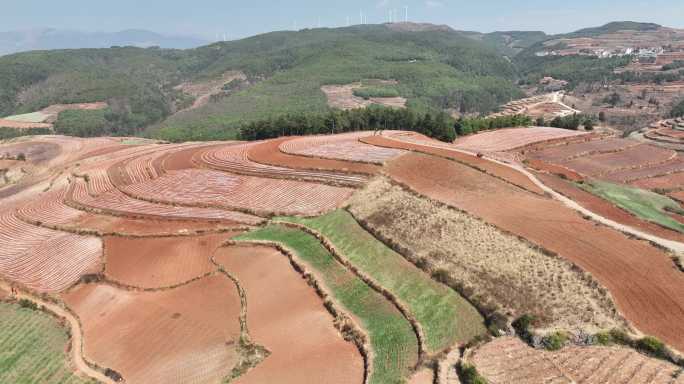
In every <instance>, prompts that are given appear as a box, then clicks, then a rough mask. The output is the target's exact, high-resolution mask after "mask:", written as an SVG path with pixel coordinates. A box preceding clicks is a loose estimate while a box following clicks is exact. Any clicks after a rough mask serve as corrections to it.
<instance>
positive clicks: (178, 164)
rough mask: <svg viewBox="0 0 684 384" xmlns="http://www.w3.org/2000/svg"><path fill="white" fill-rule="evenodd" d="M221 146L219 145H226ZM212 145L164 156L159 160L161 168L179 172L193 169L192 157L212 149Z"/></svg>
mask: <svg viewBox="0 0 684 384" xmlns="http://www.w3.org/2000/svg"><path fill="white" fill-rule="evenodd" d="M226 144H228V143H225V144H221V145H226ZM213 147H214V146H213V145H209V146H202V147H193V148H188V149H183V150H180V151H174V152H172V153H169V154H166V155H164V156H162V157H160V158H159V161H160V162H161V168H162V169H163V170H165V171H167V172H168V171H179V170H182V169H191V168H195V166H196V165H195V163H194V162H193V161H192V158H193V156H195V155H196V154H198V153H200V152H202V151H206V150H207V149H210V148H213Z"/></svg>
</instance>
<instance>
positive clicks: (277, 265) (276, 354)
mask: <svg viewBox="0 0 684 384" xmlns="http://www.w3.org/2000/svg"><path fill="white" fill-rule="evenodd" d="M215 260H216V262H217V263H219V264H221V265H223V266H224V267H225V268H226V270H228V271H229V272H230V273H231V274H234V275H235V276H236V278H237V279H238V280H239V281H240V284H241V285H242V286H243V288H244V289H245V291H246V293H247V303H248V304H247V322H248V326H249V330H250V335H251V336H252V339H253V340H254V341H255V342H256V343H259V344H261V345H263V346H265V347H266V348H267V349H268V350H269V351H270V352H271V355H270V356H269V357H267V358H266V359H265V360H264V361H262V362H261V363H260V364H259V365H258V366H257V367H256V368H254V369H252V370H251V371H249V372H247V373H246V374H245V375H243V376H241V377H239V378H238V379H237V380H235V383H237V384H251V383H280V384H295V383H296V384H299V383H326V384H334V383H340V384H343V383H344V384H347V383H362V382H363V377H364V372H363V371H364V367H363V360H362V358H361V355H360V354H359V352H358V350H357V349H356V347H355V346H354V345H353V344H352V343H348V342H346V341H344V339H343V338H342V336H341V335H340V334H339V332H338V331H337V330H336V329H335V327H334V326H333V318H332V316H331V315H330V314H328V312H327V311H326V309H325V308H324V307H323V303H322V302H321V299H320V298H319V297H318V296H317V295H316V293H315V292H314V290H313V288H311V287H309V286H308V285H307V283H306V281H305V280H303V279H302V278H301V276H300V275H299V274H298V273H297V272H296V271H295V270H294V269H293V268H292V266H291V265H290V262H289V260H288V259H287V257H286V256H285V255H283V254H281V253H280V252H278V251H277V250H275V249H273V248H269V247H246V246H232V247H226V248H221V249H219V250H218V252H217V253H216V256H215Z"/></svg>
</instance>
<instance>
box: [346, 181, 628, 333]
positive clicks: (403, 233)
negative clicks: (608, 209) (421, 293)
mask: <svg viewBox="0 0 684 384" xmlns="http://www.w3.org/2000/svg"><path fill="white" fill-rule="evenodd" d="M350 204H351V208H350V210H351V212H352V213H353V214H354V216H355V217H356V218H357V219H359V220H360V221H361V222H362V223H364V225H365V226H366V227H369V228H370V229H371V231H372V232H373V233H376V234H379V237H381V238H383V239H386V240H387V241H389V242H390V243H392V244H394V245H395V246H396V247H397V248H399V249H402V250H404V253H405V254H408V255H410V257H411V258H412V259H414V260H419V261H420V263H422V264H427V265H428V266H429V268H430V270H432V271H433V272H434V271H444V272H446V273H448V274H449V276H450V277H451V278H453V279H454V280H455V281H457V282H458V283H460V284H461V285H462V286H463V287H464V288H463V289H462V290H463V291H464V293H468V296H469V299H471V300H473V301H475V302H477V303H478V306H479V307H480V308H484V307H487V308H489V309H488V311H490V312H491V311H494V310H495V311H497V312H499V313H501V314H505V315H506V316H508V317H509V318H516V317H518V316H521V315H523V314H533V315H535V316H536V317H537V318H538V319H539V320H540V323H539V324H538V326H539V327H543V328H548V329H554V328H555V329H578V328H580V329H587V330H592V331H595V330H598V329H602V328H606V327H613V326H616V325H617V324H621V321H620V320H619V318H618V315H617V313H616V309H615V305H614V304H613V303H612V301H611V299H610V297H609V296H608V295H607V294H606V292H605V290H604V289H603V288H602V287H600V286H599V285H598V284H597V283H596V282H595V281H594V280H593V279H592V278H591V277H589V276H588V275H586V274H583V273H581V272H579V271H577V270H576V269H574V268H573V266H572V264H570V263H568V262H567V261H566V260H564V259H561V258H557V257H554V256H548V255H545V254H544V253H543V252H541V251H540V250H539V249H537V248H536V247H534V246H532V245H530V244H528V243H526V242H524V241H521V240H520V239H518V238H517V237H515V236H512V235H509V234H507V233H504V232H503V231H501V230H500V229H498V228H496V227H494V226H492V225H490V224H487V223H485V222H483V221H481V220H479V219H477V218H474V217H472V216H470V215H468V214H466V213H463V212H459V211H457V210H454V209H449V208H446V207H444V206H439V205H437V204H435V203H434V202H431V201H429V200H427V199H421V198H419V197H417V196H415V195H414V194H412V193H410V192H407V191H404V190H403V189H402V188H400V187H398V186H394V185H391V184H390V183H389V182H388V181H387V180H385V179H379V180H376V181H374V182H372V183H371V184H369V185H368V187H367V188H365V189H364V190H362V191H360V192H358V193H357V194H355V195H354V197H353V198H352V199H351V200H350ZM560 287H562V288H560Z"/></svg>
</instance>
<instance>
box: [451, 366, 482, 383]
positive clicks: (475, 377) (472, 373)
mask: <svg viewBox="0 0 684 384" xmlns="http://www.w3.org/2000/svg"><path fill="white" fill-rule="evenodd" d="M458 377H459V379H461V383H463V384H487V380H486V379H485V378H484V377H482V376H481V375H480V374H479V373H478V372H477V369H476V368H475V367H474V366H472V365H470V364H461V365H460V369H459V370H458Z"/></svg>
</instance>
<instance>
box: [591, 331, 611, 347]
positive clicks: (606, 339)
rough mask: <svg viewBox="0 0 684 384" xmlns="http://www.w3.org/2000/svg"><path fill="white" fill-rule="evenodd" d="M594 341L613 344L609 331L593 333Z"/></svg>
mask: <svg viewBox="0 0 684 384" xmlns="http://www.w3.org/2000/svg"><path fill="white" fill-rule="evenodd" d="M594 342H595V343H596V344H598V345H611V344H613V337H612V336H611V334H610V332H599V333H597V334H596V335H594Z"/></svg>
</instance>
